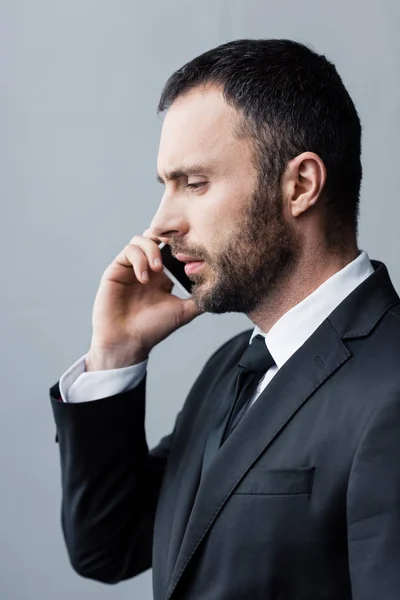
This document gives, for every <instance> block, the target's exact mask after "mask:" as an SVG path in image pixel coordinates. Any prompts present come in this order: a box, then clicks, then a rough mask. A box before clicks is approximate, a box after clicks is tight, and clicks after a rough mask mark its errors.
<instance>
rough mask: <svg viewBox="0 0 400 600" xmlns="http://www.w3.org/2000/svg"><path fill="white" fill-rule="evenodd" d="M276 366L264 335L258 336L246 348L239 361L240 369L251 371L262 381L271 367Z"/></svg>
mask: <svg viewBox="0 0 400 600" xmlns="http://www.w3.org/2000/svg"><path fill="white" fill-rule="evenodd" d="M274 364H275V361H274V359H273V358H272V355H271V353H270V351H269V350H268V348H267V345H266V343H265V338H264V337H263V336H262V335H256V336H255V337H254V338H253V340H252V342H251V344H250V345H249V346H248V347H247V348H246V350H245V352H244V353H243V356H242V358H241V359H240V361H239V367H241V368H242V369H245V370H246V371H251V372H252V373H254V374H255V375H257V377H258V378H259V379H260V378H261V376H262V375H264V373H266V372H267V371H268V369H269V368H270V367H272V366H273V365H274Z"/></svg>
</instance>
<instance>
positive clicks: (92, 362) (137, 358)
mask: <svg viewBox="0 0 400 600" xmlns="http://www.w3.org/2000/svg"><path fill="white" fill-rule="evenodd" d="M147 358H148V353H146V352H140V351H132V348H130V349H126V350H124V349H122V348H119V349H115V348H114V349H105V348H101V349H99V348H94V347H91V348H90V350H89V352H88V353H87V355H86V357H85V366H86V371H87V372H90V371H106V370H110V369H122V368H124V367H131V366H133V365H138V364H139V363H141V362H143V361H144V360H147Z"/></svg>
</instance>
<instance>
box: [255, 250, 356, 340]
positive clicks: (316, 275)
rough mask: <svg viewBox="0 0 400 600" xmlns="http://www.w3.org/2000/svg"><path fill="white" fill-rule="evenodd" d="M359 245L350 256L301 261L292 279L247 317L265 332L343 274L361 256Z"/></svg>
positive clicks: (309, 255)
mask: <svg viewBox="0 0 400 600" xmlns="http://www.w3.org/2000/svg"><path fill="white" fill-rule="evenodd" d="M359 252H360V251H359V249H358V247H357V244H355V245H353V247H352V248H351V251H349V252H348V253H347V254H346V255H338V254H336V255H335V254H329V253H324V254H323V255H320V256H319V258H318V260H316V259H315V256H316V255H315V254H314V253H313V254H308V255H307V256H305V258H304V259H303V260H300V261H299V262H298V263H297V265H296V267H295V269H294V270H293V271H292V272H291V273H290V276H289V277H288V278H287V279H286V280H284V281H282V283H281V285H280V286H278V287H277V288H276V289H275V290H274V293H273V294H271V295H269V296H268V298H267V299H266V301H265V303H263V305H262V306H260V307H258V308H257V309H256V310H255V311H253V312H252V313H250V314H248V315H247V316H248V317H249V319H251V321H252V322H253V323H254V324H255V325H257V326H258V327H259V328H260V329H261V330H262V331H263V332H264V333H268V332H269V330H270V329H271V328H272V327H273V326H274V325H275V323H276V322H277V321H278V320H279V319H280V318H281V317H282V316H283V315H284V314H285V313H286V312H288V311H289V310H290V309H291V308H293V307H294V306H296V305H297V304H299V303H300V302H302V300H304V299H305V298H307V296H309V295H310V294H312V293H313V292H314V291H315V290H316V289H317V288H319V286H320V285H322V284H323V283H324V282H325V281H327V279H329V278H330V277H332V276H333V275H334V274H335V273H337V272H339V271H341V270H342V269H343V268H344V267H346V266H347V265H348V264H349V263H351V262H352V261H353V260H355V259H356V258H357V256H358V255H359Z"/></svg>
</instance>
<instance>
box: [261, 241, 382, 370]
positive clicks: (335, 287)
mask: <svg viewBox="0 0 400 600" xmlns="http://www.w3.org/2000/svg"><path fill="white" fill-rule="evenodd" d="M373 272H374V268H373V266H372V263H371V261H370V259H369V257H368V254H367V253H366V252H365V251H364V250H360V252H359V254H358V256H357V258H355V259H354V260H353V261H352V262H351V263H349V264H348V265H346V266H345V267H344V268H343V269H341V270H340V271H338V272H337V273H335V274H334V275H332V276H331V277H329V279H327V280H326V281H324V283H322V284H321V285H320V286H319V287H318V288H317V289H316V290H314V292H312V294H310V295H309V296H307V297H306V298H304V300H302V301H301V302H299V303H298V304H296V305H295V306H293V308H291V309H290V310H288V311H287V312H286V313H285V314H284V315H282V317H281V318H280V319H279V320H278V321H277V322H276V323H275V324H274V325H273V327H272V328H271V329H270V330H269V332H268V333H264V332H263V331H262V330H261V329H260V328H259V327H258V326H257V325H256V326H255V328H254V330H253V333H252V335H251V338H250V341H249V343H251V341H252V339H253V337H254V336H255V335H257V334H260V335H262V336H263V337H265V343H266V345H267V347H268V349H269V351H270V352H271V355H272V357H273V359H274V361H275V363H276V365H277V367H278V369H280V368H281V366H282V365H283V364H284V363H285V362H286V361H287V360H288V359H289V358H290V357H291V356H292V354H294V353H295V352H296V351H297V350H298V349H299V348H300V346H302V345H303V344H304V342H305V341H306V340H307V339H308V338H309V337H310V335H311V334H312V333H313V332H314V331H315V330H316V329H317V328H318V327H319V325H321V323H322V322H323V321H324V320H325V319H326V318H327V317H328V316H329V315H330V314H331V312H332V311H333V310H334V309H335V308H336V307H337V306H338V305H339V304H340V303H341V302H342V301H343V300H344V299H345V298H346V297H347V296H348V295H349V294H350V293H351V292H352V291H353V290H354V289H355V288H356V287H358V286H359V285H360V284H361V283H362V282H363V281H364V280H365V279H367V277H369V276H370V275H372V273H373Z"/></svg>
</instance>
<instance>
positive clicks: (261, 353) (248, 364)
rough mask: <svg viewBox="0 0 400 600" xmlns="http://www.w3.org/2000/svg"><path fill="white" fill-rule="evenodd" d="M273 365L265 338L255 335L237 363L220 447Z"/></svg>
mask: <svg viewBox="0 0 400 600" xmlns="http://www.w3.org/2000/svg"><path fill="white" fill-rule="evenodd" d="M274 364H275V361H274V359H273V358H272V356H271V353H270V351H269V350H268V348H267V346H266V343H265V338H264V337H263V336H262V335H256V336H255V337H254V338H253V340H252V342H251V344H250V345H249V346H248V347H247V348H246V350H245V352H244V354H243V356H242V358H241V359H240V361H239V363H238V373H237V376H236V392H235V397H234V399H233V402H232V405H231V409H230V413H229V417H228V419H227V424H226V428H225V431H224V433H223V436H222V440H221V445H222V444H223V443H224V441H225V440H226V438H227V437H228V436H229V435H230V434H231V433H232V431H233V430H234V428H235V427H236V425H237V424H238V423H239V421H240V419H241V418H242V416H243V415H244V413H245V412H246V407H247V404H248V403H249V401H250V399H251V398H252V397H253V394H254V392H255V391H256V389H257V386H258V384H259V381H260V379H261V377H262V376H263V375H264V374H265V373H266V372H267V371H268V369H269V368H270V367H272V366H273V365H274Z"/></svg>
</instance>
